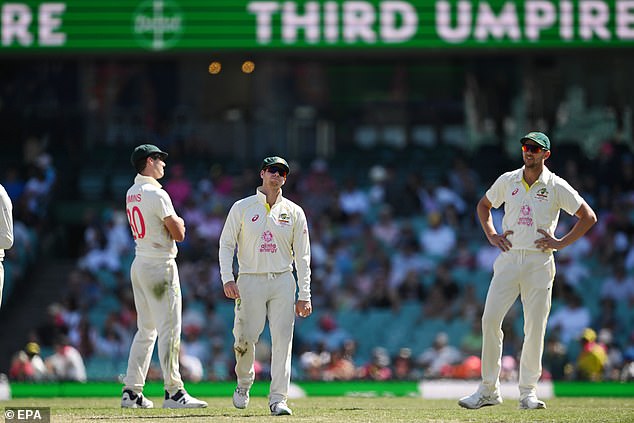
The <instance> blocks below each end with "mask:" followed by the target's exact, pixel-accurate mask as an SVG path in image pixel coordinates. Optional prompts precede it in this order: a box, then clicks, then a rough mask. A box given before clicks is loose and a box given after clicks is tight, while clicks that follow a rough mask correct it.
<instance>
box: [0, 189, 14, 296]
mask: <svg viewBox="0 0 634 423" xmlns="http://www.w3.org/2000/svg"><path fill="white" fill-rule="evenodd" d="M12 246H13V205H12V204H11V198H10V197H9V194H7V190H5V189H4V187H3V186H2V185H0V305H2V290H3V289H4V265H3V264H2V262H3V261H4V250H8V249H9V248H11V247H12Z"/></svg>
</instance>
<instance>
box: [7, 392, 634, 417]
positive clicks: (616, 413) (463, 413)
mask: <svg viewBox="0 0 634 423" xmlns="http://www.w3.org/2000/svg"><path fill="white" fill-rule="evenodd" d="M150 399H152V400H153V401H154V402H155V404H156V405H157V406H159V407H160V406H161V398H160V397H154V396H152V397H150ZM204 399H205V400H207V401H208V402H209V408H206V409H197V410H163V409H161V408H155V409H152V410H131V409H121V408H120V406H119V398H118V397H116V398H115V397H110V398H90V397H87V398H19V399H14V400H10V401H2V402H0V406H3V407H5V409H4V410H6V407H15V408H20V407H50V409H51V421H52V422H64V423H71V422H72V423H74V422H93V423H94V422H107V423H110V422H136V423H140V422H165V423H180V422H182V423H185V422H260V421H264V422H266V421H277V422H279V421H280V420H281V421H289V422H290V421H293V422H310V423H316V422H327V423H331V422H332V423H342V422H343V423H352V422H378V423H388V422H487V423H488V422H558V423H559V422H571V423H572V422H574V423H578V422H601V423H603V422H610V423H612V422H633V421H634V400H632V399H631V398H596V397H568V398H553V399H550V400H549V401H548V402H547V404H548V409H546V410H519V409H518V408H517V401H514V400H509V401H506V402H505V403H504V404H502V405H498V406H495V407H485V408H482V409H480V410H465V409H462V408H460V407H459V406H458V405H457V404H456V401H454V400H424V399H420V398H412V397H375V398H361V397H308V398H301V399H293V400H289V406H290V407H291V408H293V410H294V415H293V416H282V417H271V416H270V415H269V411H268V406H267V405H268V402H267V399H266V398H265V397H260V396H258V397H254V398H252V399H251V404H250V405H249V408H248V409H246V410H237V409H235V408H233V406H232V405H231V398H230V397H225V398H218V397H209V398H204ZM4 410H3V411H4ZM10 421H17V420H15V419H13V420H10V419H5V422H10Z"/></svg>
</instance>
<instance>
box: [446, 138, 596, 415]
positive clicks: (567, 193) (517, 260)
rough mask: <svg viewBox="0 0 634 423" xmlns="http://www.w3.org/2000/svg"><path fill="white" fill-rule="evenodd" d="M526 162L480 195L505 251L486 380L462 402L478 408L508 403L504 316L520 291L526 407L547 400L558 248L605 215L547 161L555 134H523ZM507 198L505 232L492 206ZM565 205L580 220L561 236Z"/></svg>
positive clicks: (497, 274)
mask: <svg viewBox="0 0 634 423" xmlns="http://www.w3.org/2000/svg"><path fill="white" fill-rule="evenodd" d="M521 144H522V151H523V154H522V156H523V159H524V166H523V167H522V168H520V169H517V170H515V171H512V172H507V173H505V174H503V175H502V176H500V177H499V178H498V179H497V180H496V181H495V182H494V183H493V185H492V186H491V188H490V189H489V190H488V191H487V192H486V193H485V195H484V196H483V197H482V199H481V200H480V201H479V203H478V207H477V212H478V218H479V220H480V223H481V225H482V229H483V230H484V233H485V235H486V237H487V239H488V240H489V242H490V243H491V245H494V246H496V247H498V248H499V249H500V250H501V251H502V252H501V253H500V255H499V256H498V258H497V259H496V260H495V263H494V265H493V279H492V280H491V285H490V286H489V292H488V294H487V298H486V303H485V306H484V313H483V315H482V337H483V340H482V382H481V384H480V386H479V387H478V390H477V391H476V392H475V393H473V394H472V395H470V396H467V397H464V398H461V399H460V400H459V401H458V404H459V405H460V406H462V407H465V408H470V409H475V408H480V407H483V406H487V405H497V404H500V403H502V397H501V396H500V390H499V387H500V386H499V385H500V382H499V376H500V365H501V358H502V339H503V336H504V334H503V333H502V320H503V319H504V316H505V315H506V313H507V312H508V310H509V308H510V307H511V305H512V304H513V302H515V299H516V298H517V296H518V295H519V296H520V297H521V300H522V307H523V309H524V343H523V346H522V355H521V358H520V372H519V390H520V401H519V406H520V408H521V409H536V408H546V404H544V402H543V401H541V400H539V399H538V398H537V392H536V387H537V382H538V380H539V377H540V376H541V373H542V364H541V360H542V353H543V351H544V335H545V333H546V321H547V319H548V313H549V312H550V305H551V295H552V285H553V280H554V278H555V260H554V257H553V251H556V250H560V249H562V248H564V247H566V246H568V245H570V244H572V243H573V242H575V241H576V240H577V239H579V238H581V237H582V236H583V235H584V234H585V233H586V232H587V231H588V230H589V229H590V228H591V227H592V225H594V224H595V223H596V221H597V217H596V215H595V213H594V211H593V210H592V209H591V208H590V206H589V205H588V204H587V203H586V202H585V201H584V199H583V198H581V196H580V195H579V194H578V193H577V191H575V190H574V189H573V188H572V187H571V186H570V185H569V184H568V182H566V181H565V180H563V179H562V178H560V177H559V176H557V175H555V174H554V173H552V172H550V171H549V170H548V168H547V167H546V166H545V165H544V162H545V161H546V159H548V158H549V157H550V140H549V139H548V137H547V136H546V135H545V134H543V133H541V132H530V133H528V134H526V135H525V136H524V137H523V138H522V139H521ZM502 204H504V218H503V220H502V226H503V233H502V234H498V233H497V232H496V230H495V227H494V226H493V220H492V218H491V207H495V208H498V207H500V206H501V205H502ZM560 209H563V210H565V211H566V212H567V213H568V214H570V215H575V216H576V217H577V218H578V220H577V222H576V223H575V225H574V226H573V227H572V228H571V229H570V231H569V232H568V233H567V234H565V235H564V236H562V237H561V238H557V237H556V236H555V228H556V227H557V222H558V220H559V211H560Z"/></svg>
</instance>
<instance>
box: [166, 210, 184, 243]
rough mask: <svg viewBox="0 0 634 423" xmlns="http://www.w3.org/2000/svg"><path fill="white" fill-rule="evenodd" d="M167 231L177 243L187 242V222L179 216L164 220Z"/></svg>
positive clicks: (168, 217)
mask: <svg viewBox="0 0 634 423" xmlns="http://www.w3.org/2000/svg"><path fill="white" fill-rule="evenodd" d="M163 222H164V223H165V227H166V228H167V231H168V232H169V234H170V235H171V237H172V238H173V239H174V241H176V242H182V241H184V240H185V221H184V220H183V218H182V217H180V216H178V215H171V216H167V217H166V218H165V219H163Z"/></svg>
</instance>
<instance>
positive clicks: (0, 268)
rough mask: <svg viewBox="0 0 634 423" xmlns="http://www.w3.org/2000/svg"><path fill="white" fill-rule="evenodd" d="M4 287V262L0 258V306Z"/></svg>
mask: <svg viewBox="0 0 634 423" xmlns="http://www.w3.org/2000/svg"><path fill="white" fill-rule="evenodd" d="M3 289H4V264H2V260H1V259H0V306H2V290H3Z"/></svg>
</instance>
